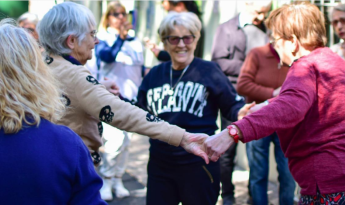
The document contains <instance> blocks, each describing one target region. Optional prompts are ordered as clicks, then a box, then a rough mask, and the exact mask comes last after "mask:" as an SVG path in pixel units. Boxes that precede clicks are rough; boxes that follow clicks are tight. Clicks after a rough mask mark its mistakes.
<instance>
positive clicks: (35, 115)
mask: <svg viewBox="0 0 345 205" xmlns="http://www.w3.org/2000/svg"><path fill="white" fill-rule="evenodd" d="M0 42H1V44H0V128H2V129H4V132H5V133H16V132H18V131H19V130H20V129H21V128H22V126H23V123H26V124H28V125H35V124H37V125H38V124H39V123H40V118H41V117H42V118H44V119H47V120H49V121H52V122H56V121H57V120H58V119H59V117H60V116H61V115H62V113H63V110H64V105H63V103H62V101H61V98H60V92H59V91H58V89H57V82H56V80H55V79H54V78H53V76H52V74H51V72H50V69H49V68H48V67H47V65H46V64H45V62H44V61H43V58H42V55H41V51H40V48H39V46H38V44H37V42H36V40H35V39H34V38H33V37H32V36H31V35H30V34H28V33H27V32H26V31H25V30H24V29H22V28H19V27H17V26H16V22H15V21H14V20H13V19H4V20H2V21H0Z"/></svg>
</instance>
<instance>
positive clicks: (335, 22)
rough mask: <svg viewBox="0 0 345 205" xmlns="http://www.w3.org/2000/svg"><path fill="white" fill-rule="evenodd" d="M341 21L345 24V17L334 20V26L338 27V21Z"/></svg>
mask: <svg viewBox="0 0 345 205" xmlns="http://www.w3.org/2000/svg"><path fill="white" fill-rule="evenodd" d="M339 22H340V23H341V25H345V18H340V19H335V20H333V21H332V26H334V27H336V26H337V25H338V23H339Z"/></svg>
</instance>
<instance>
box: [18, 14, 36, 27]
mask: <svg viewBox="0 0 345 205" xmlns="http://www.w3.org/2000/svg"><path fill="white" fill-rule="evenodd" d="M25 20H28V21H29V22H30V23H33V24H35V26H36V25H37V23H38V17H37V15H36V14H33V13H29V12H26V13H24V14H22V15H21V16H19V18H18V20H17V21H18V24H20V23H21V22H22V21H25Z"/></svg>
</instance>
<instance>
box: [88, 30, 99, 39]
mask: <svg viewBox="0 0 345 205" xmlns="http://www.w3.org/2000/svg"><path fill="white" fill-rule="evenodd" d="M90 34H91V37H92V38H93V40H95V41H96V39H97V30H93V31H91V32H90Z"/></svg>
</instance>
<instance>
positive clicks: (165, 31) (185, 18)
mask: <svg viewBox="0 0 345 205" xmlns="http://www.w3.org/2000/svg"><path fill="white" fill-rule="evenodd" d="M175 26H183V27H184V28H186V29H188V30H189V31H190V32H191V33H192V34H193V35H194V36H195V37H196V39H197V40H198V39H199V38H200V30H201V27H202V25H201V21H200V20H199V18H198V16H197V15H195V14H194V13H192V12H180V13H177V12H174V11H170V12H169V13H168V15H167V16H166V17H165V18H164V19H163V21H162V22H161V25H160V26H159V29H158V33H159V37H160V38H161V39H162V41H163V40H164V39H165V38H166V37H167V36H168V35H169V34H170V33H171V32H172V31H173V30H175Z"/></svg>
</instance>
